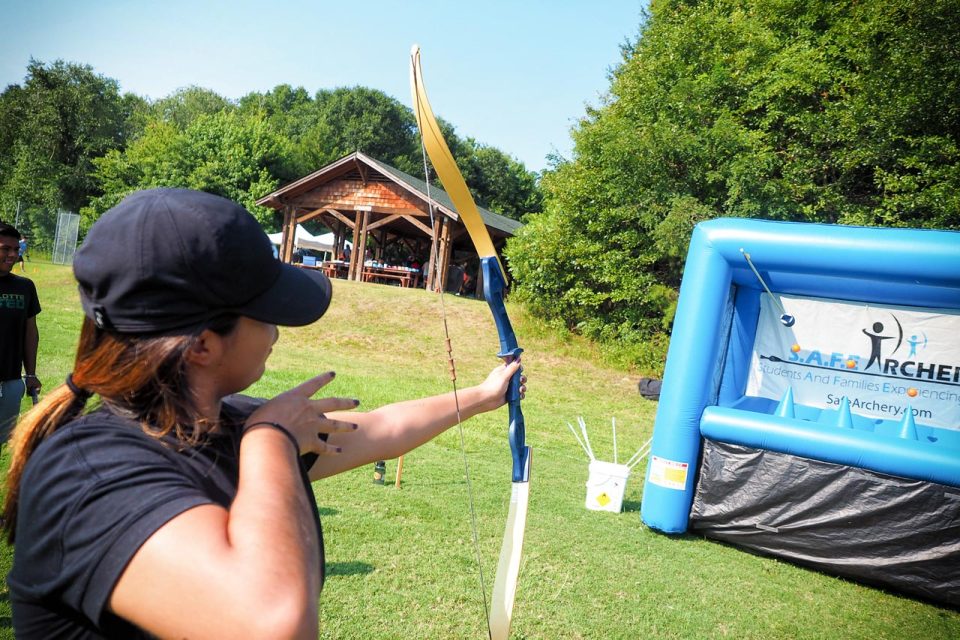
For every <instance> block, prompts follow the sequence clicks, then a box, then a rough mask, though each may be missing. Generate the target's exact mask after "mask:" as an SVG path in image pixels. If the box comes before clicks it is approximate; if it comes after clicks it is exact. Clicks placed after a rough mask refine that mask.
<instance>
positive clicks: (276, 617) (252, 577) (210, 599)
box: [4, 189, 525, 640]
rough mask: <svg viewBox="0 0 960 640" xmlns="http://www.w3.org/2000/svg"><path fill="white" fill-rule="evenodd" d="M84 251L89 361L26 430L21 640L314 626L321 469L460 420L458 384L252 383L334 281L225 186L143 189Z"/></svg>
mask: <svg viewBox="0 0 960 640" xmlns="http://www.w3.org/2000/svg"><path fill="white" fill-rule="evenodd" d="M73 269H74V274H75V276H76V278H77V280H78V282H79V285H80V299H81V303H82V305H83V310H84V316H85V318H84V321H83V326H82V328H81V332H80V340H79V344H78V347H77V355H76V359H75V363H74V367H73V371H72V372H71V374H70V375H68V376H67V380H66V383H65V384H64V385H61V386H59V387H57V388H56V389H54V390H53V391H51V392H49V393H47V395H46V396H45V397H44V398H43V400H42V401H41V402H40V404H39V405H37V406H36V407H34V409H33V410H31V412H30V413H28V414H27V415H26V416H25V417H24V419H23V420H21V422H20V424H19V425H18V426H17V428H16V431H15V432H14V436H13V443H14V451H13V455H12V459H11V464H10V471H9V474H8V477H7V493H6V504H5V505H4V517H5V519H6V522H5V526H6V530H7V536H8V539H9V540H10V542H11V543H14V542H15V546H14V560H13V568H12V569H11V571H10V573H9V575H8V576H7V583H8V586H9V594H8V597H9V600H10V603H11V607H12V611H13V627H14V632H15V634H16V636H17V638H20V639H21V640H23V639H31V638H37V639H39V638H54V637H56V638H152V637H176V638H186V637H189V638H192V639H197V638H247V637H258V638H277V639H282V638H316V637H317V634H318V599H319V597H320V591H321V588H322V585H323V577H324V569H323V566H324V564H323V563H324V553H323V534H322V529H321V526H320V518H319V515H318V509H317V505H316V503H315V499H314V494H313V491H312V489H311V487H310V484H309V483H310V482H311V481H315V480H319V479H321V478H325V477H329V476H331V475H333V474H337V473H340V472H342V471H345V470H348V469H353V468H356V467H359V466H361V465H367V464H369V463H371V462H373V461H375V460H380V459H385V458H393V457H396V456H398V455H400V454H401V453H404V452H406V451H409V450H410V449H412V448H414V447H416V446H419V445H420V444H422V443H424V442H426V441H428V440H430V439H431V438H433V437H434V436H436V435H438V434H439V433H441V432H443V431H444V430H446V429H447V428H449V427H450V426H453V425H454V424H456V422H457V405H456V399H455V398H454V394H453V393H448V394H444V395H440V396H433V397H429V398H424V399H419V400H412V401H406V402H399V403H395V404H391V405H387V406H385V407H381V408H379V409H376V410H373V411H370V412H365V413H364V412H357V411H353V409H354V408H355V407H356V406H357V405H358V401H357V400H354V399H349V398H337V397H327V398H321V399H313V396H314V395H315V394H317V392H318V391H320V389H322V388H323V387H324V386H325V385H326V384H328V383H329V382H330V381H331V380H332V379H333V377H334V374H333V373H332V372H326V373H321V374H320V375H317V376H315V377H313V378H310V379H308V380H306V381H304V382H303V383H301V384H300V385H298V386H296V387H294V388H292V389H290V390H288V391H286V392H284V393H281V394H280V395H278V396H276V397H275V398H272V399H270V400H258V399H252V398H249V397H246V396H242V395H237V394H238V393H239V392H240V391H242V390H244V389H245V388H246V387H248V386H249V385H250V384H252V383H253V382H255V381H256V380H257V379H258V378H260V376H261V375H262V374H263V372H264V366H265V362H266V359H267V357H268V356H269V355H270V352H271V349H272V347H273V344H274V343H275V342H276V340H277V335H278V334H277V325H286V326H300V325H306V324H310V323H312V322H314V321H316V320H317V319H319V318H320V316H322V315H323V313H324V312H325V311H326V309H327V306H328V304H329V303H330V299H331V293H332V291H331V285H330V281H329V280H327V278H326V277H325V276H324V275H323V273H322V272H320V271H315V270H304V269H298V268H296V267H293V266H291V265H287V264H284V263H281V262H280V261H278V260H275V259H274V258H273V256H272V254H271V251H270V242H269V240H268V238H267V236H266V234H265V233H264V232H263V231H262V230H261V229H260V227H259V225H258V224H257V222H256V220H255V219H254V218H253V216H251V215H250V214H249V213H248V212H247V211H246V210H244V209H243V208H242V207H240V205H237V204H235V203H233V202H231V201H229V200H225V199H223V198H220V197H218V196H213V195H210V194H206V193H200V192H195V191H189V190H185V189H153V190H148V191H141V192H137V193H134V194H132V195H130V196H128V197H127V198H126V199H124V200H123V201H122V202H121V203H120V204H118V205H117V206H116V207H114V208H113V209H111V210H110V211H108V212H106V213H105V214H104V215H103V216H102V217H101V218H100V219H99V220H98V221H97V222H96V223H95V224H94V225H93V227H91V229H90V231H89V233H88V234H87V237H86V239H85V241H84V243H83V245H82V246H81V247H80V249H79V250H78V251H77V253H76V255H75V257H74V263H73ZM518 369H519V365H518V364H516V363H514V364H511V365H502V366H499V367H497V368H496V369H494V370H493V372H491V373H490V374H489V375H488V376H487V378H486V380H485V381H484V382H482V383H481V384H479V385H476V386H473V387H468V388H467V389H465V390H463V391H460V392H459V409H460V413H461V415H462V417H464V418H468V417H471V416H473V415H476V414H478V413H481V412H484V411H489V410H492V409H495V408H497V407H499V406H501V405H502V404H504V396H505V393H506V389H507V384H508V382H509V379H510V377H511V376H512V375H513V374H514V373H515V372H516V371H518ZM522 389H524V390H525V387H522ZM93 397H96V398H97V399H98V402H97V403H91V398H93ZM88 404H89V405H90V406H89V407H88Z"/></svg>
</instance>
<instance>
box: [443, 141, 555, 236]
mask: <svg viewBox="0 0 960 640" xmlns="http://www.w3.org/2000/svg"><path fill="white" fill-rule="evenodd" d="M455 158H456V161H457V165H458V166H459V167H460V171H461V172H462V173H463V177H464V179H465V180H466V182H467V184H469V185H470V189H471V190H472V191H473V192H474V193H476V194H477V198H478V200H480V204H481V205H482V206H484V207H485V208H487V209H490V210H491V211H496V212H497V213H499V214H502V215H505V216H507V217H510V218H514V219H515V220H520V219H521V218H522V217H523V216H524V215H526V214H528V213H537V212H539V211H540V210H541V209H542V208H543V194H542V192H541V191H540V188H539V186H538V183H537V182H538V176H537V174H536V173H535V172H533V171H527V169H526V167H524V166H523V164H522V163H520V162H518V161H517V160H515V159H514V158H511V157H510V156H508V155H507V154H505V153H504V152H503V151H500V150H499V149H496V148H494V147H490V146H487V145H481V144H479V143H477V141H476V140H474V139H473V138H467V139H466V140H464V141H463V142H462V144H459V145H457V150H456V154H455Z"/></svg>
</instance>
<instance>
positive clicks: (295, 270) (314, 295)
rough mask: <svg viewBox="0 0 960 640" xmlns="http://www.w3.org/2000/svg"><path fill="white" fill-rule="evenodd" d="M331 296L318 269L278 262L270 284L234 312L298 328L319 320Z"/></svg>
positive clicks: (330, 287) (331, 291)
mask: <svg viewBox="0 0 960 640" xmlns="http://www.w3.org/2000/svg"><path fill="white" fill-rule="evenodd" d="M332 295H333V289H332V286H331V284H330V279H329V278H327V276H325V275H324V274H323V273H322V272H321V271H318V270H314V269H301V268H300V267H294V266H292V265H289V264H281V265H280V275H279V277H277V279H276V280H275V281H274V283H273V285H272V286H271V287H270V288H269V289H267V290H266V291H265V292H263V293H261V294H260V295H259V296H257V297H256V298H254V299H253V300H250V301H249V302H247V303H246V304H245V305H243V306H242V307H240V308H238V309H236V312H237V313H238V314H240V315H242V316H247V317H249V318H253V319H254V320H259V321H261V322H269V323H270V324H278V325H281V326H285V327H302V326H304V325H308V324H310V323H312V322H316V321H317V320H318V319H320V316H322V315H323V314H324V313H325V312H326V310H327V307H329V306H330V298H331V297H332Z"/></svg>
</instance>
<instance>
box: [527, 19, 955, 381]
mask: <svg viewBox="0 0 960 640" xmlns="http://www.w3.org/2000/svg"><path fill="white" fill-rule="evenodd" d="M958 33H960V2H958V1H957V0H925V1H924V2H915V1H914V0H857V1H856V2H853V1H837V0H701V1H694V0H688V1H682V0H653V2H652V3H651V7H650V9H649V11H648V12H647V14H646V15H645V16H644V21H643V23H642V25H641V28H640V30H639V35H638V37H637V38H636V39H635V40H634V41H632V42H629V43H628V44H626V45H625V46H624V47H623V57H622V62H621V63H620V64H619V65H618V66H617V67H616V69H614V70H613V71H612V73H611V76H610V88H609V92H608V94H607V96H606V98H605V99H604V100H603V102H602V104H600V105H599V106H597V107H594V108H590V109H589V110H588V111H587V113H586V115H585V116H584V117H583V118H582V119H581V121H580V122H579V123H578V125H577V126H576V127H575V128H574V130H573V133H572V135H573V140H574V150H573V153H572V157H571V158H570V159H569V160H560V161H558V162H557V163H555V164H554V166H553V168H552V170H551V171H547V172H546V173H545V175H544V176H543V179H542V183H541V186H542V187H543V189H544V203H545V205H544V211H543V212H542V213H539V214H535V215H532V216H530V217H529V218H528V219H527V220H526V222H527V223H528V224H526V225H525V227H524V228H523V229H522V230H521V231H520V234H519V237H517V238H515V239H514V241H513V242H511V243H510V245H509V246H508V254H509V255H508V257H509V263H510V269H511V271H512V272H513V275H514V277H515V279H516V281H517V282H519V283H520V285H521V286H520V287H519V288H518V292H519V293H520V294H521V296H522V298H523V299H524V300H525V301H526V303H527V304H528V305H530V306H531V307H532V308H533V309H534V310H536V311H538V312H539V313H540V314H541V315H543V316H545V317H548V318H551V319H553V320H554V321H555V322H558V323H562V324H565V325H566V326H568V327H571V328H575V329H577V330H579V331H581V332H583V333H585V334H587V335H590V336H592V337H596V338H601V339H603V340H604V341H606V342H608V343H613V344H617V345H619V348H620V349H621V350H623V351H626V352H631V349H633V351H632V354H633V355H632V356H631V357H632V358H633V360H634V361H635V362H639V363H641V364H643V363H646V364H648V365H650V367H649V368H655V363H656V362H661V361H662V356H663V349H664V348H665V345H666V342H667V340H666V335H667V334H668V332H669V330H670V326H671V322H672V319H673V313H674V309H675V304H676V299H677V291H678V288H679V282H680V278H681V275H682V269H683V262H684V259H685V256H686V251H687V246H688V242H689V239H690V234H691V232H692V229H693V227H694V225H696V224H697V223H698V222H700V221H703V220H708V219H712V218H716V217H720V216H734V217H748V218H754V217H756V218H766V219H773V220H784V221H806V222H823V223H837V224H848V225H870V226H874V225H877V226H885V227H917V228H938V229H954V230H956V229H960V38H958V37H957V34H958ZM958 243H960V235H958ZM811 251H814V252H815V251H816V247H811Z"/></svg>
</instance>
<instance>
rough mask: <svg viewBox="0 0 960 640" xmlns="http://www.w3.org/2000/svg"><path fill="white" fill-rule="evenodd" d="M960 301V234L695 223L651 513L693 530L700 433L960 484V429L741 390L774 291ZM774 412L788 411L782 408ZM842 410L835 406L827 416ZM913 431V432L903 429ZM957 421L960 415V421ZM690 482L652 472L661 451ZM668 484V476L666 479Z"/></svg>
mask: <svg viewBox="0 0 960 640" xmlns="http://www.w3.org/2000/svg"><path fill="white" fill-rule="evenodd" d="M744 250H746V251H747V252H749V254H750V255H751V257H752V263H753V264H754V265H755V266H756V267H757V268H758V270H759V274H760V276H761V277H762V280H763V282H764V283H765V284H766V285H767V287H769V289H770V290H771V291H772V292H774V294H792V295H797V296H809V297H817V298H828V299H836V300H844V301H863V302H867V303H874V304H888V305H898V306H907V307H925V308H936V309H945V310H958V309H960V233H957V232H950V231H933V230H916V229H884V228H869V227H852V226H839V225H823V224H806V223H787V222H770V221H761V220H748V219H726V218H722V219H717V220H712V221H709V222H704V223H701V224H699V225H697V227H696V228H695V230H694V232H693V236H692V238H691V242H690V249H689V253H688V256H687V262H686V266H685V269H684V274H683V281H682V283H681V286H680V298H679V302H678V305H677V312H676V318H675V320H674V327H673V335H672V337H671V341H670V348H669V352H668V354H667V362H666V369H665V371H664V378H663V387H662V389H661V394H660V403H659V406H658V409H657V416H656V421H655V427H654V432H653V443H652V449H651V458H650V462H649V463H648V466H647V476H646V483H645V486H644V492H643V504H642V508H641V516H642V518H643V521H644V522H645V523H646V524H647V525H648V526H650V527H652V528H654V529H657V530H660V531H663V532H665V533H683V532H685V531H686V530H687V525H688V519H689V514H690V507H691V503H692V500H693V494H694V489H695V483H696V476H697V473H696V471H697V463H698V458H699V455H700V449H701V442H702V438H703V437H709V438H711V439H713V440H719V441H724V442H730V443H733V444H741V445H745V446H749V447H754V448H758V449H769V450H772V451H779V452H782V453H788V454H793V455H797V456H801V457H806V458H812V459H818V460H824V461H827V462H834V463H837V464H843V465H851V466H856V467H862V468H865V469H870V470H873V471H877V472H880V473H887V474H892V475H896V476H901V477H906V478H916V479H920V480H928V481H931V482H937V483H941V484H944V485H948V486H955V487H960V431H958V430H954V429H943V428H935V427H929V426H924V425H922V424H916V425H912V424H911V425H906V424H903V423H901V422H896V423H894V422H891V421H882V420H873V419H869V420H868V419H865V418H863V417H862V416H853V425H852V427H853V428H850V429H839V428H837V427H836V424H837V422H836V420H837V412H836V411H832V410H829V409H819V408H815V407H804V406H800V405H798V406H796V407H795V409H794V410H793V411H791V412H789V413H792V414H793V415H792V416H791V415H789V414H788V413H786V412H784V411H779V412H778V410H777V407H778V403H777V402H776V401H773V400H769V399H767V398H757V397H748V396H745V395H744V392H745V389H746V386H747V377H748V374H749V367H750V361H751V352H752V347H753V343H754V338H755V336H756V331H757V325H758V318H759V314H760V299H761V295H762V294H763V292H764V289H763V284H762V283H761V280H760V278H758V277H757V275H756V274H754V272H753V271H752V270H751V268H750V264H749V263H748V262H747V260H745V258H744V255H743V251H744ZM778 413H779V414H780V415H778ZM830 414H832V415H830ZM911 426H912V427H913V429H914V430H915V431H914V432H913V433H912V437H905V435H904V431H905V429H906V428H907V427H911ZM958 428H960V425H958ZM655 457H656V458H657V459H658V460H659V461H660V463H661V465H662V464H663V461H667V464H670V465H672V468H673V469H679V471H677V472H676V473H674V474H673V475H672V478H674V480H677V479H679V482H680V485H682V488H680V486H665V483H663V482H661V483H659V484H658V483H654V482H651V477H650V474H651V470H652V469H653V467H654V458H655ZM667 484H669V483H667Z"/></svg>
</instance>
